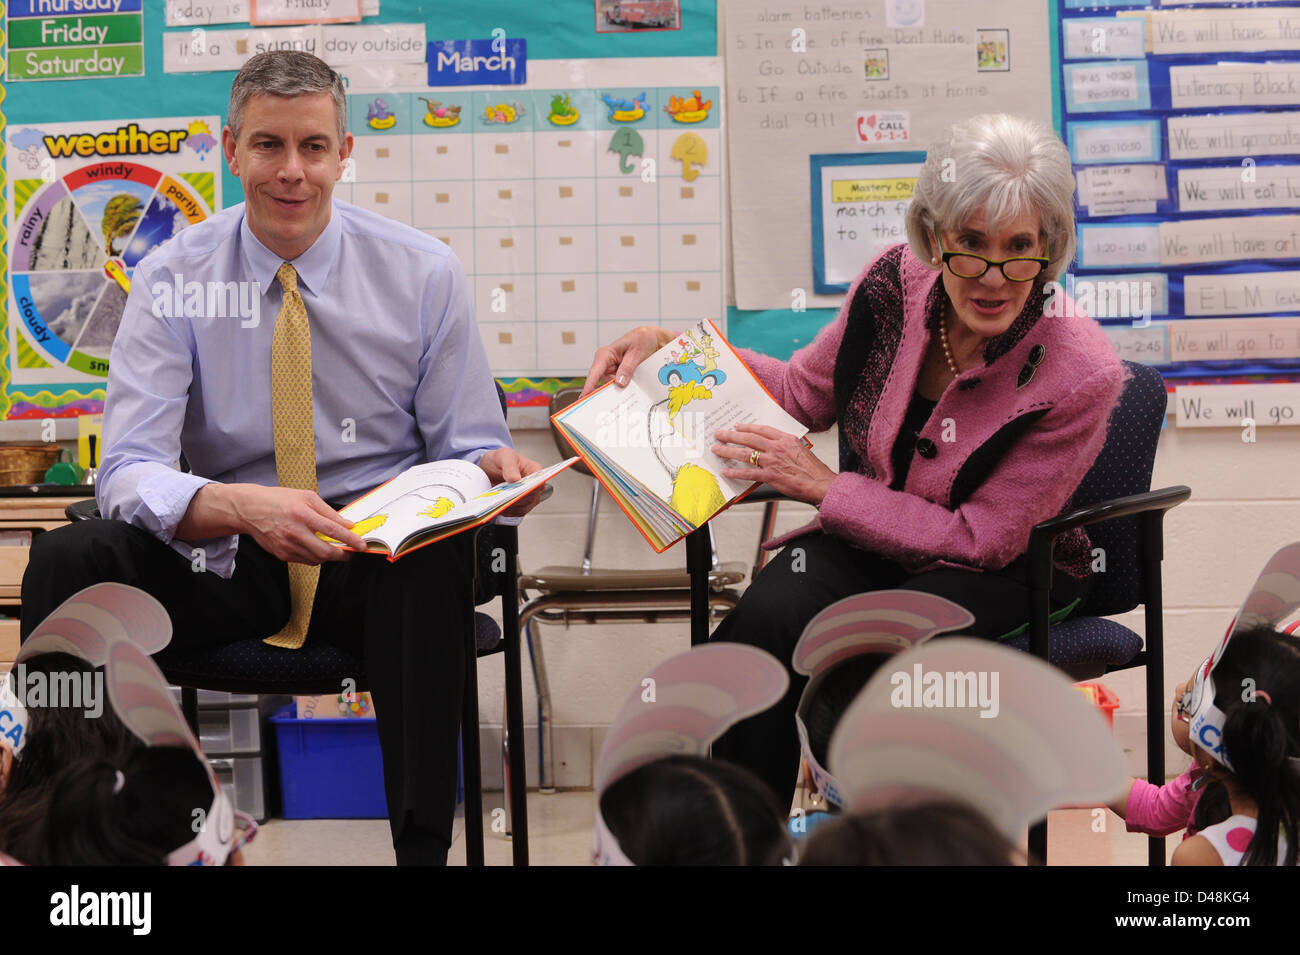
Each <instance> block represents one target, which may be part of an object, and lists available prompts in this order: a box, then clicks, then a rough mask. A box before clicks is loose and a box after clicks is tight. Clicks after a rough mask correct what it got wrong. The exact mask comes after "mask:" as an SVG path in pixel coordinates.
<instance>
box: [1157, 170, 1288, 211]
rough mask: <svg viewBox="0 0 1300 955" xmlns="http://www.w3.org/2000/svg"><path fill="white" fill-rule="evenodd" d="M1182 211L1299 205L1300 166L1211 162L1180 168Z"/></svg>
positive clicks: (1179, 189) (1180, 206) (1274, 207)
mask: <svg viewBox="0 0 1300 955" xmlns="http://www.w3.org/2000/svg"><path fill="white" fill-rule="evenodd" d="M1178 199H1179V203H1178V207H1179V209H1181V210H1182V211H1183V212H1210V211H1218V210H1222V209H1283V208H1290V207H1291V206H1300V166H1259V165H1256V164H1254V163H1253V162H1250V163H1247V164H1246V165H1244V166H1208V167H1199V168H1196V169H1180V170H1178Z"/></svg>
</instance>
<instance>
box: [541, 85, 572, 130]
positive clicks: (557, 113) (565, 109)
mask: <svg viewBox="0 0 1300 955" xmlns="http://www.w3.org/2000/svg"><path fill="white" fill-rule="evenodd" d="M546 118H547V119H548V120H550V121H551V122H552V123H553V124H555V125H556V126H572V125H573V124H574V123H576V122H577V121H578V111H577V110H576V109H574V108H573V104H572V103H571V102H569V94H568V93H564V94H559V93H557V94H556V95H554V96H552V97H551V114H550V115H549V116H547V117H546Z"/></svg>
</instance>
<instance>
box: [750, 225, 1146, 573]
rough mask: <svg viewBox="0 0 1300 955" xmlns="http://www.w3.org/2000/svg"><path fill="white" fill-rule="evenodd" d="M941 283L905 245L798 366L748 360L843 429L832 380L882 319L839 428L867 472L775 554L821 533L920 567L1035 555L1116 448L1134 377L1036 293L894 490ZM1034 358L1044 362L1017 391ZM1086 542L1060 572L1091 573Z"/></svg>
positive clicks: (779, 392) (955, 388) (807, 420)
mask: <svg viewBox="0 0 1300 955" xmlns="http://www.w3.org/2000/svg"><path fill="white" fill-rule="evenodd" d="M939 279H940V273H939V272H938V271H935V270H933V269H931V268H929V267H928V266H926V265H924V264H922V263H921V262H920V261H918V260H917V259H916V257H915V256H914V255H913V254H912V252H911V250H910V249H909V248H908V247H906V246H895V247H894V248H893V249H889V250H886V251H885V252H884V253H882V254H881V255H880V256H879V257H878V258H877V259H876V261H875V262H873V263H872V264H871V265H870V266H868V267H867V269H866V270H865V271H864V272H863V273H862V275H861V276H859V277H858V279H857V281H856V282H855V283H854V285H853V288H852V289H850V291H849V293H848V296H847V297H846V298H845V300H844V305H843V307H841V309H840V312H839V315H838V316H837V317H836V319H835V321H834V322H833V323H831V324H830V325H828V326H827V327H826V328H824V329H823V330H822V332H821V333H820V334H819V335H818V336H817V338H816V340H814V341H813V342H812V343H811V344H809V345H808V346H806V347H805V348H803V349H801V350H800V351H798V352H797V353H795V355H794V356H793V357H792V358H791V359H790V361H789V362H783V361H780V360H778V359H775V358H769V357H766V356H763V355H759V354H757V353H755V352H752V351H748V350H742V351H741V354H742V357H743V358H744V360H745V361H746V363H748V364H749V366H750V368H751V369H752V370H753V372H754V373H755V375H757V377H758V378H759V379H760V380H761V381H762V383H763V384H764V385H765V386H766V387H767V389H768V391H770V392H771V393H772V395H773V397H775V398H776V400H777V402H778V403H779V404H780V405H781V406H782V407H783V408H785V409H786V411H788V412H789V413H790V414H791V415H792V416H794V417H795V418H797V419H798V420H799V421H800V422H802V423H803V424H804V425H805V426H807V427H808V428H809V429H810V430H812V431H814V432H816V431H824V430H826V429H827V428H829V427H830V426H831V425H832V424H836V423H837V421H836V417H837V410H836V400H835V393H834V379H835V370H836V359H837V356H839V354H840V351H841V345H842V343H843V342H844V338H845V333H846V329H848V328H849V327H850V323H854V322H872V323H874V325H873V327H872V330H871V334H872V335H874V336H875V337H874V339H873V346H872V347H873V349H874V352H873V353H872V354H871V355H869V356H868V359H867V361H866V363H865V369H864V371H863V372H862V373H861V375H860V376H859V379H858V382H857V388H856V390H855V392H854V394H855V397H854V400H853V401H852V402H850V403H849V404H848V406H847V408H846V411H845V413H844V420H841V421H839V422H838V423H839V424H840V428H841V434H842V435H844V436H845V437H846V438H847V440H848V444H849V446H850V447H851V448H852V450H853V451H854V452H856V454H857V457H858V458H859V459H860V464H859V468H858V471H857V472H856V473H854V472H843V473H841V474H840V475H839V476H838V477H836V478H835V480H834V481H833V482H832V483H831V486H830V490H829V491H828V492H827V494H826V497H825V499H824V500H823V501H822V503H821V506H820V508H819V510H818V514H817V518H816V519H815V520H814V521H813V522H812V523H811V524H809V525H807V526H806V527H803V528H801V529H799V530H797V531H794V532H793V533H790V534H787V535H785V536H784V537H781V538H779V539H777V540H774V541H772V542H771V543H770V544H769V546H770V547H773V548H775V547H780V546H782V545H783V544H785V543H786V542H787V541H789V540H791V539H793V538H796V537H799V536H801V535H804V534H808V533H812V532H814V531H817V530H822V531H825V532H827V533H830V534H834V535H836V536H838V537H842V538H845V539H847V540H849V541H851V542H853V543H854V544H856V545H858V546H860V547H863V548H865V549H867V550H870V551H873V552H875V553H878V554H881V555H882V556H884V557H887V558H890V559H892V560H894V561H896V562H898V563H899V564H901V565H902V566H904V567H905V568H906V569H908V570H909V571H912V572H920V571H924V570H929V569H933V568H936V567H943V566H949V567H951V566H958V567H967V568H980V569H996V568H1001V567H1005V566H1006V565H1007V564H1009V563H1010V562H1011V561H1013V560H1014V559H1016V558H1017V557H1019V556H1020V555H1021V554H1023V553H1024V552H1025V551H1026V550H1027V549H1028V546H1029V532H1030V530H1031V529H1032V528H1033V526H1034V525H1035V524H1037V523H1039V522H1040V521H1043V520H1046V519H1047V518H1050V517H1054V516H1056V515H1057V514H1059V513H1061V512H1062V511H1063V510H1065V509H1066V507H1067V505H1068V504H1069V501H1070V498H1071V496H1072V495H1073V494H1074V491H1075V489H1076V488H1077V487H1078V485H1079V482H1080V481H1081V480H1082V479H1083V476H1084V474H1085V473H1087V471H1088V468H1089V467H1090V466H1091V465H1092V463H1093V461H1094V460H1095V458H1096V456H1097V454H1098V452H1099V451H1100V450H1101V446H1102V444H1103V443H1104V441H1105V437H1106V426H1107V423H1108V421H1109V419H1110V415H1111V412H1112V410H1113V409H1114V407H1115V405H1116V403H1117V401H1118V398H1119V394H1120V391H1121V389H1122V387H1123V381H1124V377H1125V372H1124V366H1123V364H1122V363H1121V362H1120V361H1119V359H1118V358H1117V357H1116V356H1115V352H1114V349H1113V348H1112V347H1111V345H1110V343H1109V340H1108V339H1107V338H1106V336H1105V335H1104V334H1103V332H1102V331H1101V328H1100V327H1099V326H1098V325H1097V323H1096V322H1094V321H1093V320H1092V319H1091V318H1088V317H1087V316H1085V315H1082V314H1079V313H1078V311H1077V309H1075V308H1074V307H1073V303H1072V302H1071V303H1069V305H1070V306H1071V307H1069V308H1066V309H1064V311H1065V312H1066V315H1065V316H1060V317H1058V316H1055V315H1053V316H1050V317H1044V316H1042V315H1041V312H1042V304H1043V303H1042V302H1041V301H1036V300H1035V299H1036V297H1039V295H1040V293H1039V292H1038V291H1037V290H1036V291H1034V292H1031V293H1030V295H1031V297H1030V300H1029V302H1028V303H1027V304H1026V306H1025V310H1024V312H1023V313H1022V315H1021V316H1020V317H1019V318H1018V319H1017V320H1016V323H1015V324H1014V325H1013V326H1012V328H1011V329H1009V330H1008V332H1006V333H1004V335H1002V336H999V337H998V338H997V339H994V340H992V341H991V342H990V345H989V348H988V349H986V353H985V364H984V365H981V366H976V367H974V368H971V369H967V370H966V371H964V372H962V374H961V376H960V377H959V378H957V379H956V380H954V381H953V382H952V383H950V384H949V386H948V388H947V389H946V390H945V391H944V393H943V395H942V397H940V399H939V403H938V405H937V406H936V407H935V409H934V412H933V414H932V415H931V416H930V419H929V421H928V422H926V425H925V427H924V428H923V429H922V431H921V433H920V436H919V438H918V440H917V453H916V454H915V456H914V458H913V461H912V463H911V466H910V468H909V470H908V472H907V480H906V482H905V484H904V486H903V489H902V490H901V491H894V490H890V488H889V484H890V482H891V481H892V480H893V464H892V461H891V451H892V449H893V446H894V441H895V438H896V437H897V436H898V433H899V430H900V427H901V425H902V423H903V419H904V415H905V413H906V411H907V407H908V404H909V402H910V401H911V398H912V395H913V393H914V392H915V390H916V384H917V379H918V377H919V376H920V372H921V366H922V363H923V360H924V356H925V351H926V347H927V345H928V344H929V341H930V336H931V334H932V332H934V333H937V332H935V331H934V330H935V329H936V328H937V325H936V324H935V323H936V321H937V316H938V314H940V309H941V308H942V305H943V302H944V301H946V293H944V292H943V289H942V285H941V284H940V282H939ZM864 283H865V287H864ZM936 286H938V288H936ZM860 292H861V293H862V294H859V293H860ZM882 303H883V305H884V306H885V307H881V306H882ZM900 303H901V308H900V307H898V306H899V304H900ZM891 306H892V307H891ZM891 323H892V325H891ZM995 345H998V346H1000V347H996V348H995V347H994V346H995ZM990 354H993V356H994V357H992V358H990V357H989V356H990ZM1031 357H1038V358H1039V359H1040V360H1039V363H1038V365H1037V367H1036V369H1035V370H1034V373H1033V375H1032V377H1031V378H1030V379H1029V380H1028V382H1023V383H1022V379H1023V378H1024V377H1025V375H1024V372H1025V370H1026V369H1027V367H1028V363H1029V362H1030V359H1031ZM864 396H865V397H864ZM972 482H975V483H974V484H972ZM1088 548H1089V544H1088V541H1087V537H1086V536H1085V535H1084V534H1083V532H1082V531H1079V532H1078V533H1077V534H1075V535H1073V536H1072V537H1071V538H1070V539H1069V540H1066V539H1064V538H1063V539H1062V540H1061V541H1060V542H1058V545H1057V548H1056V551H1055V554H1056V564H1057V566H1058V567H1060V568H1062V569H1064V570H1067V571H1069V572H1070V573H1072V574H1074V575H1076V576H1086V575H1087V573H1088V569H1087V568H1088V564H1089V557H1088Z"/></svg>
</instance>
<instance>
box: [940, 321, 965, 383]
mask: <svg viewBox="0 0 1300 955" xmlns="http://www.w3.org/2000/svg"><path fill="white" fill-rule="evenodd" d="M939 344H940V345H942V346H943V357H944V360H945V361H947V362H948V370H949V371H950V372H952V376H953V377H954V378H960V377H961V369H960V368H958V367H957V363H956V362H955V361H953V360H952V349H951V348H949V347H948V316H947V315H944V316H942V317H941V318H940V319H939Z"/></svg>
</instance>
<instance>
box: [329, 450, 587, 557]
mask: <svg viewBox="0 0 1300 955" xmlns="http://www.w3.org/2000/svg"><path fill="white" fill-rule="evenodd" d="M576 460H578V459H577V458H569V459H568V460H567V461H561V462H560V463H559V464H552V465H551V466H550V467H546V468H542V470H540V471H538V472H536V473H535V474H530V475H528V476H527V477H525V478H523V479H521V480H518V481H509V482H502V483H501V484H495V485H494V484H493V483H492V482H491V481H490V480H489V479H488V476H487V475H486V474H485V473H484V472H483V470H482V469H481V468H480V467H479V466H478V465H477V464H470V463H469V462H468V461H459V460H454V459H453V460H450V461H433V462H430V463H429V464H417V465H416V466H415V467H412V468H407V469H406V470H405V471H403V472H402V473H401V474H399V475H397V477H395V478H393V479H392V480H391V481H387V482H385V483H383V484H381V485H379V487H377V488H375V489H374V490H373V491H371V492H370V493H369V494H366V495H365V496H363V497H359V498H357V500H355V501H353V502H352V503H351V504H349V505H348V506H347V507H345V508H343V510H341V511H339V514H340V515H341V516H342V517H345V518H347V519H348V520H350V521H353V522H354V524H353V527H352V530H353V531H354V532H355V533H356V534H357V535H358V536H360V537H361V539H362V540H364V541H365V542H366V543H367V544H368V545H369V546H368V547H367V548H366V550H367V552H369V553H378V554H387V555H388V559H389V560H390V561H393V560H397V558H399V557H401V556H402V555H403V554H407V553H409V552H411V551H413V550H415V549H416V548H417V547H423V546H424V545H425V544H432V543H434V542H435V541H440V540H444V539H445V538H448V537H451V536H452V535H453V534H459V533H460V532H461V531H467V530H469V529H470V528H472V527H478V526H479V525H480V524H486V523H487V522H488V521H490V520H492V519H493V518H494V517H496V516H497V515H498V514H500V513H501V512H502V511H504V510H506V509H507V508H509V507H510V505H512V504H514V503H515V502H516V501H517V500H519V499H520V498H521V497H525V496H527V495H528V494H529V493H531V492H532V491H535V490H536V489H537V488H539V487H541V486H542V485H543V484H545V483H546V482H547V481H549V480H550V479H551V478H553V477H555V475H557V474H559V473H560V472H561V471H563V470H564V469H565V468H567V467H568V466H569V465H571V464H573V462H574V461H576ZM320 536H321V537H323V538H324V539H325V540H327V541H329V542H330V543H332V544H337V545H338V546H339V547H342V548H343V549H344V550H352V551H355V550H356V548H355V547H348V546H346V545H344V544H343V543H342V542H340V541H336V540H334V539H333V538H332V537H326V536H325V535H324V534H321V535H320Z"/></svg>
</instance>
